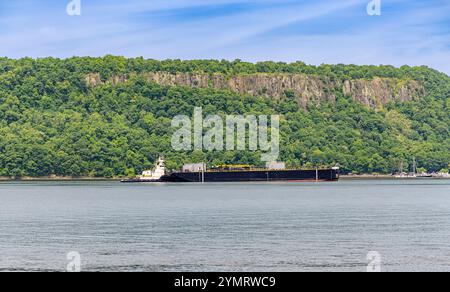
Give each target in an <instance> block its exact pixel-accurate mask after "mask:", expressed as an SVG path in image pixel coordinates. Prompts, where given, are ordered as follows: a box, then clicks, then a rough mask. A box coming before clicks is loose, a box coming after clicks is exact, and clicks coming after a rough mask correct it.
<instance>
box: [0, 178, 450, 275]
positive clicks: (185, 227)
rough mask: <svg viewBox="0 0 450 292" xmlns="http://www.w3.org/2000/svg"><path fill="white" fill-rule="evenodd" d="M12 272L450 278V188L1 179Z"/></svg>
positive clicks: (2, 257)
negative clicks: (372, 271) (74, 264)
mask: <svg viewBox="0 0 450 292" xmlns="http://www.w3.org/2000/svg"><path fill="white" fill-rule="evenodd" d="M0 222H1V224H0V235H1V236H0V271H17V270H18V271H24V270H30V271H46V270H50V271H54V270H56V271H64V270H65V268H66V265H67V264H68V261H67V259H66V255H67V253H68V252H70V251H77V252H79V253H80V254H81V257H82V258H81V261H82V269H83V270H85V271H90V270H93V271H366V267H367V264H368V261H367V259H366V256H367V253H368V252H369V251H378V252H379V253H380V254H381V256H382V270H384V271H450V246H449V238H450V181H448V180H447V181H445V180H424V181H383V180H379V181H377V180H375V181H374V180H372V181H369V180H368V181H341V182H339V183H323V184H322V183H321V184H314V183H269V184H265V183H254V184H203V185H202V184H168V185H167V184H142V185H140V184H135V185H123V184H120V183H116V182H87V183H85V182H33V183H9V182H8V183H5V182H3V183H0Z"/></svg>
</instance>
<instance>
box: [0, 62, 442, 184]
mask: <svg viewBox="0 0 450 292" xmlns="http://www.w3.org/2000/svg"><path fill="white" fill-rule="evenodd" d="M153 71H168V72H207V73H222V74H227V75H233V74H249V73H255V72H269V73H272V72H290V73H307V74H314V75H319V76H326V77H327V78H334V79H340V80H345V79H351V78H373V77H375V76H379V77H395V78H400V79H415V80H418V81H420V82H421V83H422V84H424V86H425V87H426V90H427V93H428V95H427V96H425V97H423V98H421V99H420V100H417V101H412V102H406V103H402V104H400V103H397V104H395V103H391V104H388V105H387V106H386V107H385V108H383V109H382V110H377V111H375V110H372V109H369V108H367V107H365V106H363V105H361V104H358V103H356V102H354V101H352V99H351V98H350V97H346V96H344V95H343V94H342V92H339V91H336V92H334V94H335V95H336V96H337V101H336V103H323V104H321V105H309V106H308V108H307V109H306V110H305V109H303V108H300V107H299V106H298V103H297V101H296V100H295V99H294V98H292V97H291V96H289V94H287V96H286V98H284V99H282V100H280V101H277V100H271V99H264V98H260V97H253V96H240V95H237V94H235V93H232V92H229V91H217V90H213V89H193V88H182V87H165V86H161V85H157V84H153V83H149V82H147V81H146V80H145V79H144V78H142V77H140V76H139V73H143V72H153ZM88 73H100V75H101V78H102V79H103V80H108V79H109V78H111V77H112V76H114V75H117V74H122V75H126V76H128V79H129V81H128V82H126V83H123V84H118V85H115V86H113V85H111V84H110V83H105V84H102V85H99V86H95V87H89V86H88V85H87V84H86V82H85V78H86V74H88ZM195 106H202V107H203V108H204V113H205V114H208V113H213V114H217V113H218V114H221V115H225V114H282V123H281V135H282V145H281V151H282V157H281V160H284V161H287V162H288V163H289V164H290V165H292V166H300V165H334V164H340V165H341V166H342V167H343V169H344V170H345V171H348V172H352V171H354V172H363V173H370V172H381V173H390V172H393V171H396V170H397V169H398V166H399V163H400V161H402V160H403V161H404V165H405V168H406V167H407V166H408V162H411V161H412V160H413V158H415V159H416V160H417V162H418V165H419V166H420V167H423V168H425V169H427V170H429V171H438V170H441V169H443V168H448V165H449V163H450V130H449V125H450V78H449V77H448V76H447V75H445V74H442V73H439V72H437V71H434V70H432V69H429V68H426V67H407V66H404V67H402V68H398V69H397V68H394V67H390V66H380V67H377V66H353V65H322V66H318V67H316V66H309V65H306V64H304V63H301V62H298V63H292V64H285V63H273V62H263V63H257V64H252V63H245V62H241V61H234V62H228V61H179V60H168V61H154V60H144V59H142V58H137V59H125V58H121V57H113V56H107V57H105V58H71V59H66V60H59V59H52V58H47V59H38V60H33V59H21V60H11V59H1V58H0V176H17V177H20V176H47V175H53V174H54V175H58V176H102V177H112V176H124V175H127V176H130V175H134V174H136V173H138V172H140V171H141V170H142V169H144V168H148V167H151V166H152V164H153V161H154V160H155V159H156V158H157V156H158V155H159V154H160V153H162V154H164V155H165V156H166V158H167V159H168V162H169V168H178V167H179V166H180V165H181V164H182V163H184V162H198V161H208V162H209V163H210V164H219V163H250V164H260V161H259V158H260V153H257V152H249V151H244V152H238V151H236V152H226V151H225V152H204V153H203V152H188V153H184V152H176V151H174V150H172V148H171V145H170V141H171V135H172V132H173V131H174V130H175V129H172V128H171V119H172V117H174V116H175V115H178V114H187V115H192V113H193V109H194V107H195Z"/></svg>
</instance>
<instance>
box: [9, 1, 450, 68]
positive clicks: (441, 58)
mask: <svg viewBox="0 0 450 292" xmlns="http://www.w3.org/2000/svg"><path fill="white" fill-rule="evenodd" d="M80 1H81V15H80V16H69V15H68V14H67V11H66V10H67V9H66V8H67V5H68V4H69V3H70V2H71V0H20V1H17V0H0V56H7V57H11V58H20V57H24V56H30V57H46V56H54V57H70V56H75V55H76V56H86V55H89V56H102V55H105V54H114V55H124V56H129V57H133V56H144V57H146V58H153V59H167V58H179V59H211V58H214V59H231V60H232V59H237V58H238V59H242V60H246V61H263V60H274V61H288V62H290V61H296V60H300V61H304V62H306V63H310V64H321V63H352V64H375V65H378V64H392V65H395V66H401V65H404V64H408V65H427V66H430V67H432V68H435V69H438V70H440V71H443V72H446V73H447V74H450V1H449V0H427V1H423V0H381V4H382V6H381V12H382V14H381V16H369V15H368V14H367V9H366V7H367V4H368V3H369V2H370V1H371V0H311V1H306V0H127V1H123V0H80Z"/></svg>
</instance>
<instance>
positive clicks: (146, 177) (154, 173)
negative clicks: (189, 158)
mask: <svg viewBox="0 0 450 292" xmlns="http://www.w3.org/2000/svg"><path fill="white" fill-rule="evenodd" d="M165 175H166V166H165V161H164V158H162V157H159V159H158V161H157V162H156V164H155V168H154V169H153V170H145V171H143V172H142V174H141V175H140V176H138V177H136V178H131V179H125V180H121V182H123V183H142V182H162V181H163V180H162V178H163V177H164V176H165Z"/></svg>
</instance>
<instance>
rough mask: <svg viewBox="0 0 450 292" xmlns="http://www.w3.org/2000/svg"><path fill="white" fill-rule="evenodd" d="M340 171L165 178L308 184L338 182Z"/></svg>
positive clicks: (174, 178) (193, 174) (196, 174)
mask: <svg viewBox="0 0 450 292" xmlns="http://www.w3.org/2000/svg"><path fill="white" fill-rule="evenodd" d="M337 180H339V171H338V170H335V169H320V170H267V171H223V172H204V173H203V172H175V173H172V174H170V175H167V176H164V177H163V178H162V181H167V182H276V181H291V182H307V181H337Z"/></svg>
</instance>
